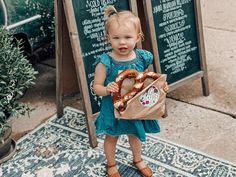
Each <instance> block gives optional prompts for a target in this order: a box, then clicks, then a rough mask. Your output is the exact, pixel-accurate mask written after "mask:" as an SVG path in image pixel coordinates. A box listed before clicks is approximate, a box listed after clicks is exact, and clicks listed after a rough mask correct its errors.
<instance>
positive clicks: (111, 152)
mask: <svg viewBox="0 0 236 177" xmlns="http://www.w3.org/2000/svg"><path fill="white" fill-rule="evenodd" d="M117 140H118V136H117V137H115V136H109V135H106V138H105V141H104V151H105V155H106V159H107V165H108V166H112V165H114V164H116V159H115V152H116V144H117ZM116 172H118V170H117V167H116V166H114V167H111V168H108V169H107V173H108V174H113V173H116Z"/></svg>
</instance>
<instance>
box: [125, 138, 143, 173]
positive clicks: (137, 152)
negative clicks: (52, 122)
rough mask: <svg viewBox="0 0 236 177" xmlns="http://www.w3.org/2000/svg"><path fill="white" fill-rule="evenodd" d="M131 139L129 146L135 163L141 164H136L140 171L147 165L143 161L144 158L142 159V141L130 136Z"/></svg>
mask: <svg viewBox="0 0 236 177" xmlns="http://www.w3.org/2000/svg"><path fill="white" fill-rule="evenodd" d="M128 138H129V144H130V147H131V150H132V153H133V162H140V163H137V164H136V167H137V168H138V169H142V168H145V167H146V166H147V165H146V163H145V162H144V161H142V157H141V148H142V145H141V141H140V140H139V139H138V138H137V137H135V136H132V135H128Z"/></svg>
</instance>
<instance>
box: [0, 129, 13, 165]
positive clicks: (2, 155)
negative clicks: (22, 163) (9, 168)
mask: <svg viewBox="0 0 236 177" xmlns="http://www.w3.org/2000/svg"><path fill="white" fill-rule="evenodd" d="M11 133H12V129H11V127H9V128H7V130H6V131H5V134H4V136H3V140H4V142H3V143H1V144H0V163H3V162H5V161H7V160H8V159H10V158H11V157H12V156H13V155H14V154H15V152H16V143H15V141H14V140H13V139H11Z"/></svg>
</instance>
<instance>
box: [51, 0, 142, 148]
mask: <svg viewBox="0 0 236 177" xmlns="http://www.w3.org/2000/svg"><path fill="white" fill-rule="evenodd" d="M107 5H114V6H115V7H116V8H117V9H118V10H131V11H132V12H133V13H135V14H138V10H137V4H136V1H133V0H127V1H124V0H109V1H106V0H94V1H93V0H92V1H83V0H55V17H56V75H57V80H56V81H57V85H56V97H57V116H58V117H61V116H62V115H63V107H64V106H63V100H64V97H65V96H66V95H68V94H70V93H72V92H73V91H76V90H77V89H78V88H77V87H79V90H80V94H81V96H82V101H83V107H84V112H85V117H86V125H87V129H88V135H89V142H90V145H91V146H92V147H96V146H97V139H96V132H95V126H94V120H95V118H96V116H97V114H98V112H99V109H98V107H99V104H100V100H99V99H101V98H99V97H98V96H96V95H95V94H93V91H92V83H93V78H94V71H95V63H96V58H97V56H98V55H100V54H102V53H103V52H107V51H109V50H110V49H111V48H109V47H108V45H107V44H105V43H106V42H105V41H106V39H105V33H104V25H103V20H104V19H103V18H104V17H103V10H104V8H105V7H106V6H107ZM139 45H141V44H139ZM68 63H69V64H68ZM64 64H65V65H66V67H65V66H64ZM70 74H71V75H72V76H74V75H75V76H76V78H77V80H75V79H72V80H71V81H68V80H69V79H70V78H69V77H67V76H68V75H70ZM74 82H76V83H74ZM66 84H67V85H68V84H69V85H72V87H68V86H67V87H66ZM77 84H78V85H77ZM97 104H98V105H97Z"/></svg>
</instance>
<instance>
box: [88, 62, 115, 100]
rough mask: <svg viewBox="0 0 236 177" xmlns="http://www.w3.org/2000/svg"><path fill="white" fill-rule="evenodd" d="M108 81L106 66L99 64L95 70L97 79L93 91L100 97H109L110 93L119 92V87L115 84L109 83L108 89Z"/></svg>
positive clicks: (95, 78)
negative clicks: (105, 83)
mask: <svg viewBox="0 0 236 177" xmlns="http://www.w3.org/2000/svg"><path fill="white" fill-rule="evenodd" d="M105 79H106V66H105V65H103V64H102V63H98V64H97V66H96V68H95V77H94V83H93V90H94V92H95V93H96V94H97V95H99V96H107V95H110V93H114V92H118V86H117V84H116V83H115V82H111V83H109V84H108V85H107V86H106V87H105V86H104V82H105Z"/></svg>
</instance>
